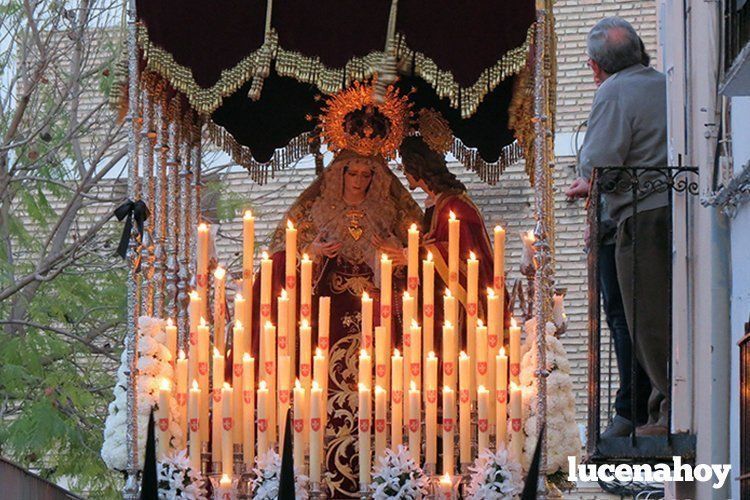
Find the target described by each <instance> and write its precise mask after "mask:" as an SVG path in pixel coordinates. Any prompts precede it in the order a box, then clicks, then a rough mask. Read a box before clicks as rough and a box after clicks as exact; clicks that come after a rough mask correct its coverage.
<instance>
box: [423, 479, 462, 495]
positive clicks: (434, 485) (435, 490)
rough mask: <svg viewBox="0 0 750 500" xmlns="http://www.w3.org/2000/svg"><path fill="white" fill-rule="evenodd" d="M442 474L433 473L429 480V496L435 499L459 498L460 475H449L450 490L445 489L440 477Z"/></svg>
mask: <svg viewBox="0 0 750 500" xmlns="http://www.w3.org/2000/svg"><path fill="white" fill-rule="evenodd" d="M443 477H444V476H439V475H435V476H432V478H431V480H430V498H433V499H436V500H456V499H458V498H459V494H458V493H459V491H458V489H459V486H460V485H461V476H449V477H450V479H451V486H450V491H445V489H444V487H443V484H444V483H443V482H442V481H441V479H442V478H443Z"/></svg>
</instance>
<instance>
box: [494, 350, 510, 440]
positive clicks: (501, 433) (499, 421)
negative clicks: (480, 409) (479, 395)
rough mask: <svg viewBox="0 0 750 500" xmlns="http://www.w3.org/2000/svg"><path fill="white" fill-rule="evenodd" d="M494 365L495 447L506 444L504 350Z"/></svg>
mask: <svg viewBox="0 0 750 500" xmlns="http://www.w3.org/2000/svg"><path fill="white" fill-rule="evenodd" d="M495 364H496V384H495V387H496V389H495V402H496V403H497V405H496V408H495V427H496V429H497V430H496V433H495V435H496V439H497V446H498V448H500V443H507V439H506V435H507V431H508V357H507V356H506V355H505V348H504V347H502V348H500V353H499V354H498V355H497V356H496V357H495Z"/></svg>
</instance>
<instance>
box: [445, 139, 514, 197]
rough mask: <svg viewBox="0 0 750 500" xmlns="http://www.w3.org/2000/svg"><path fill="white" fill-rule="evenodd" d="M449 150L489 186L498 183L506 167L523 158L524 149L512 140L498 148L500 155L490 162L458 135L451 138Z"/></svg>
mask: <svg viewBox="0 0 750 500" xmlns="http://www.w3.org/2000/svg"><path fill="white" fill-rule="evenodd" d="M450 152H451V154H452V155H453V156H454V157H455V158H456V159H457V160H458V161H459V162H461V164H463V166H464V167H466V168H467V169H468V170H471V171H473V172H475V173H476V174H477V175H478V176H479V178H480V179H482V180H483V181H484V182H486V183H487V184H489V185H490V186H494V185H495V184H497V183H498V181H499V180H500V175H502V173H503V172H505V169H506V168H508V167H509V166H510V165H513V164H514V163H517V162H519V161H520V160H522V159H523V158H524V149H523V147H522V146H521V144H519V143H518V141H513V142H512V143H511V144H508V145H507V146H505V147H504V148H503V149H502V150H500V157H499V158H498V159H497V161H495V162H491V163H490V162H486V161H484V159H482V157H481V156H479V153H478V152H477V150H476V149H475V148H471V147H469V146H466V145H465V144H464V143H463V142H462V141H461V139H459V138H458V137H454V138H453V144H452V145H451V148H450Z"/></svg>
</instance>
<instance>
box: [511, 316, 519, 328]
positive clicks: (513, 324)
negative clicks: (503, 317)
mask: <svg viewBox="0 0 750 500" xmlns="http://www.w3.org/2000/svg"><path fill="white" fill-rule="evenodd" d="M510 326H511V328H516V327H517V326H518V325H517V324H516V318H510Z"/></svg>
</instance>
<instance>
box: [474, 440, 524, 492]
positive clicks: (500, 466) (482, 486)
mask: <svg viewBox="0 0 750 500" xmlns="http://www.w3.org/2000/svg"><path fill="white" fill-rule="evenodd" d="M469 470H470V471H471V482H470V483H469V489H468V498H470V499H472V500H482V499H490V500H492V499H511V498H514V497H516V496H517V495H519V494H520V493H521V490H522V488H523V482H522V479H521V465H520V464H519V463H517V462H514V461H513V460H511V459H510V456H509V454H508V451H507V450H506V449H505V447H504V446H501V447H500V449H498V451H497V453H492V452H491V451H490V450H484V451H482V453H481V454H480V455H479V457H477V459H476V460H475V461H474V464H473V465H472V466H471V467H469Z"/></svg>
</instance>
